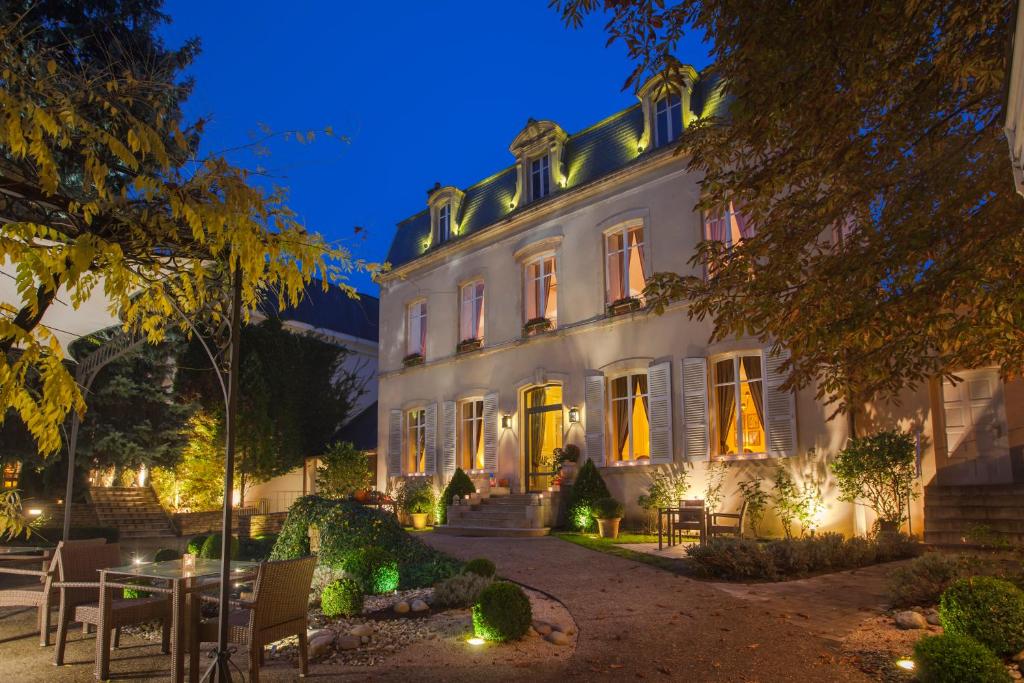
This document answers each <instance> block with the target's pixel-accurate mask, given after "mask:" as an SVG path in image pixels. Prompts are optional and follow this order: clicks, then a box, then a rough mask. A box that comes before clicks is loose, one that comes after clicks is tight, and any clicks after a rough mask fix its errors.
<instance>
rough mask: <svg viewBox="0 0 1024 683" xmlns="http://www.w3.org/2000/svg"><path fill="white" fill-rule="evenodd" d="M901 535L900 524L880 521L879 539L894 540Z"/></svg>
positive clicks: (884, 520) (885, 520)
mask: <svg viewBox="0 0 1024 683" xmlns="http://www.w3.org/2000/svg"><path fill="white" fill-rule="evenodd" d="M899 533H900V523H899V522H894V521H892V520H887V519H880V520H878V537H879V538H894V537H896V536H898V535H899Z"/></svg>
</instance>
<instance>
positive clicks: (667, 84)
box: [636, 64, 697, 152]
mask: <svg viewBox="0 0 1024 683" xmlns="http://www.w3.org/2000/svg"><path fill="white" fill-rule="evenodd" d="M696 81H697V71H696V70H695V69H694V68H693V67H692V66H687V65H685V64H684V65H681V66H679V67H678V68H677V69H673V70H671V71H663V72H661V73H657V74H654V75H653V76H651V77H650V78H649V79H647V82H646V83H644V84H643V85H642V86H640V89H639V90H637V92H636V96H637V99H639V100H640V103H641V105H642V106H643V114H644V132H643V134H642V135H641V136H640V139H639V140H638V141H637V149H638V151H640V152H645V151H647V150H649V149H655V148H657V147H664V146H665V145H668V144H670V143H672V142H674V141H676V140H678V139H679V138H680V137H681V136H682V134H683V131H684V130H685V129H686V126H688V125H689V124H690V120H691V119H692V118H693V112H692V111H691V110H690V95H691V94H692V93H693V87H694V83H695V82H696Z"/></svg>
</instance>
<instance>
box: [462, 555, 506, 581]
mask: <svg viewBox="0 0 1024 683" xmlns="http://www.w3.org/2000/svg"><path fill="white" fill-rule="evenodd" d="M497 571H498V568H497V567H496V566H494V563H493V562H491V561H490V560H488V559H487V558H486V557H478V558H476V559H473V560H470V561H469V562H467V563H466V564H464V565H463V566H462V573H463V574H476V575H477V576H483V577H485V578H488V579H489V578H492V577H493V576H494V575H495V574H496V573H497Z"/></svg>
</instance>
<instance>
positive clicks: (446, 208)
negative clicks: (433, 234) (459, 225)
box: [437, 202, 452, 243]
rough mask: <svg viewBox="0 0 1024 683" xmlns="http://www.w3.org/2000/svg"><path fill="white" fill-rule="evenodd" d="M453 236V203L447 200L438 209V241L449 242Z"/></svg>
mask: <svg viewBox="0 0 1024 683" xmlns="http://www.w3.org/2000/svg"><path fill="white" fill-rule="evenodd" d="M451 236H452V205H451V204H450V203H448V202H445V203H444V204H442V205H441V207H440V208H439V209H438V210H437V241H438V243H441V242H447V241H448V239H449V238H450V237H451Z"/></svg>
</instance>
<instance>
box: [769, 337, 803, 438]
mask: <svg viewBox="0 0 1024 683" xmlns="http://www.w3.org/2000/svg"><path fill="white" fill-rule="evenodd" d="M787 360H789V351H786V350H782V351H780V352H779V354H778V355H775V356H773V355H771V349H770V348H765V350H764V407H765V412H766V413H767V417H766V421H767V424H766V425H765V432H766V433H767V435H768V454H769V455H773V456H779V457H785V456H788V455H795V454H796V399H795V397H794V396H793V392H792V391H783V390H782V389H781V388H780V387H781V386H782V383H783V382H785V381H786V373H785V372H784V371H783V369H782V366H783V365H784V364H785V362H786V361H787Z"/></svg>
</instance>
